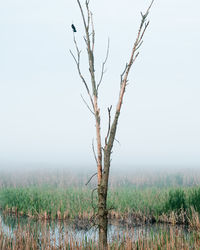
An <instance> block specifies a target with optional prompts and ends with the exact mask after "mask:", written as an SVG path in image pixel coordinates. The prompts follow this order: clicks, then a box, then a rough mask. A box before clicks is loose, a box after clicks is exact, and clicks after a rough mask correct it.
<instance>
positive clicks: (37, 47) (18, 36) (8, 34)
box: [0, 0, 200, 167]
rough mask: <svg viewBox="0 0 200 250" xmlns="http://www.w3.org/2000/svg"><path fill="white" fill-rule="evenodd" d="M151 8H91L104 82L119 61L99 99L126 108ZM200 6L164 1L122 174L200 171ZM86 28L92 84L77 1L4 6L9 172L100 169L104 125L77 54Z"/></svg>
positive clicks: (141, 75)
mask: <svg viewBox="0 0 200 250" xmlns="http://www.w3.org/2000/svg"><path fill="white" fill-rule="evenodd" d="M149 3H150V1H147V0H142V1H141V0H134V1H133V0H124V1H114V0H110V1H106V0H102V1H95V0H91V8H92V11H93V14H94V22H95V27H96V47H95V49H96V50H95V59H96V64H95V65H96V67H95V69H96V73H97V78H98V77H99V76H100V68H101V63H102V61H103V60H104V57H105V54H106V45H107V40H108V37H109V39H110V53H109V59H108V63H107V66H106V68H107V71H106V74H105V77H104V81H103V83H102V86H101V89H100V93H99V98H100V104H101V112H102V115H103V117H102V132H103V137H102V141H104V137H105V134H106V128H107V120H108V117H107V114H106V109H107V107H108V106H110V105H111V104H112V105H113V110H114V108H115V106H116V102H117V97H118V92H119V83H120V74H121V73H122V71H123V69H124V66H125V64H126V62H127V61H128V59H129V56H130V52H131V48H132V46H133V43H134V39H135V37H136V34H137V30H138V26H139V23H140V11H145V8H146V7H147V6H148V5H149ZM199 9H200V2H199V1H197V0H193V1H192V2H191V1H186V0H177V1H173V0H168V1H155V4H154V6H153V8H152V11H151V13H150V15H149V19H150V26H149V28H148V31H147V33H146V35H145V37H144V43H143V45H142V47H141V49H140V56H139V58H138V59H137V61H136V63H135V65H134V67H133V68H132V71H131V74H130V76H129V83H130V84H129V85H128V88H127V91H126V94H125V100H124V103H123V107H122V113H121V116H120V120H119V127H118V131H117V136H116V138H117V140H119V141H120V144H119V143H117V142H116V143H115V146H114V150H113V155H112V164H113V165H116V166H130V167H134V166H150V167H152V166H161V167H166V166H171V167H173V166H179V167H180V166H186V167H190V166H191V167H196V166H197V167H198V166H200V115H199V113H200V112H199V108H200V98H199V96H200V76H199V58H200V50H199V44H200V31H199V27H200V16H199ZM72 22H73V23H74V24H75V26H76V28H77V34H76V37H77V40H78V44H79V47H80V49H82V51H83V52H82V69H83V72H84V75H86V78H87V79H88V72H87V70H88V65H87V60H86V59H87V58H86V54H85V52H84V49H85V44H84V41H83V25H82V22H81V16H80V13H79V9H78V6H77V3H76V1H73V0H65V1H64V0H59V1H53V0H48V1H47V0H43V1H39V0H17V1H15V0H2V1H1V2H0V44H1V46H0V55H1V56H0V167H1V166H3V165H7V164H8V165H9V163H10V164H13V165H15V164H16V165H20V164H24V165H26V164H27V165H28V164H47V165H48V164H51V165H55V166H56V165H63V166H65V167H69V166H72V165H73V166H81V165H83V166H91V165H94V159H93V154H92V148H91V144H92V139H93V138H94V139H95V125H94V120H93V117H92V116H91V114H90V113H89V111H88V110H87V108H86V107H85V105H84V104H83V102H82V100H81V97H80V94H83V96H84V97H85V98H86V99H87V95H86V92H85V89H84V86H83V84H82V82H81V80H80V79H79V77H78V74H77V71H76V67H75V64H74V61H73V59H72V57H71V55H70V53H69V49H72V50H73V51H75V49H74V45H73V36H72V30H71V23H72Z"/></svg>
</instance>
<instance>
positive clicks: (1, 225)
mask: <svg viewBox="0 0 200 250" xmlns="http://www.w3.org/2000/svg"><path fill="white" fill-rule="evenodd" d="M0 229H1V231H2V232H3V233H4V234H5V235H7V236H11V237H14V235H15V233H16V232H19V231H20V232H21V233H22V234H25V233H27V231H29V232H31V233H32V232H33V233H34V235H35V236H36V237H39V239H42V238H44V237H47V238H49V239H50V240H52V241H54V242H57V243H59V242H60V240H62V239H63V237H66V236H68V237H69V238H71V239H75V240H77V241H82V240H86V239H87V241H88V240H95V241H96V240H98V230H97V229H95V228H94V227H93V228H90V229H89V228H87V226H83V224H82V225H79V222H77V221H76V223H74V222H73V221H38V220H34V219H30V218H27V217H20V218H17V217H15V216H8V215H6V216H5V215H3V214H2V213H1V212H0ZM170 231H173V232H177V231H179V232H180V233H181V234H184V235H185V236H186V237H187V234H188V232H187V230H186V229H185V228H184V227H180V226H175V227H172V226H169V225H165V224H153V225H143V226H134V225H132V226H130V225H129V226H126V225H122V224H119V223H117V222H112V223H109V227H108V239H109V241H113V240H116V241H120V240H122V239H123V238H124V237H126V236H128V237H130V238H132V240H133V241H136V240H138V239H139V238H149V237H151V236H152V235H154V236H155V235H159V234H160V233H161V232H162V233H163V232H165V233H169V232H170Z"/></svg>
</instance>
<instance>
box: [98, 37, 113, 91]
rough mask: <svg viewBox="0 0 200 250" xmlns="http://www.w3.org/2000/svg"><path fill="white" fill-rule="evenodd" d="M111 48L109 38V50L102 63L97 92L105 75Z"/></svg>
mask: <svg viewBox="0 0 200 250" xmlns="http://www.w3.org/2000/svg"><path fill="white" fill-rule="evenodd" d="M109 49H110V40H109V39H108V45H107V50H106V58H105V60H104V62H103V63H102V68H101V77H100V80H99V83H98V84H97V92H98V89H99V86H100V84H101V82H102V80H103V76H104V73H105V71H104V68H105V65H106V62H107V60H108V54H109Z"/></svg>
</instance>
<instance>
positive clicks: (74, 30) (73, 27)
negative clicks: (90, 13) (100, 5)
mask: <svg viewBox="0 0 200 250" xmlns="http://www.w3.org/2000/svg"><path fill="white" fill-rule="evenodd" d="M71 27H72V30H73V32H76V27H75V26H74V25H73V24H72V26H71Z"/></svg>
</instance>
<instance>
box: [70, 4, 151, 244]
mask: <svg viewBox="0 0 200 250" xmlns="http://www.w3.org/2000/svg"><path fill="white" fill-rule="evenodd" d="M89 1H90V0H86V1H85V7H86V14H85V13H84V11H83V7H82V5H81V3H80V0H77V3H78V6H79V8H80V12H81V16H82V20H83V24H84V29H85V37H84V40H85V43H86V47H87V54H88V63H89V73H90V79H91V89H90V88H89V85H88V83H87V82H86V80H85V77H84V76H83V75H82V72H81V69H80V54H81V51H80V50H79V48H78V45H77V42H76V38H75V34H74V32H73V38H74V44H75V47H76V53H77V55H76V56H75V55H74V54H73V52H72V51H70V53H71V55H72V56H73V58H74V61H75V63H76V66H77V70H78V73H79V76H80V78H81V79H82V81H83V83H84V85H85V88H86V91H87V94H88V97H89V102H90V104H88V103H87V102H86V101H85V99H83V101H84V103H85V104H86V106H87V108H88V109H89V110H90V111H91V113H92V114H93V116H94V118H95V124H96V141H97V150H96V152H97V155H96V153H95V150H93V151H94V154H95V160H96V164H97V177H98V188H97V192H98V211H97V224H98V228H99V249H107V225H108V208H107V203H106V202H107V193H108V180H109V171H110V159H111V153H112V148H113V144H114V140H115V135H116V130H117V125H118V120H119V116H120V112H121V107H122V102H123V98H124V93H125V90H126V86H127V82H128V75H129V72H130V69H131V67H132V65H133V63H134V62H135V60H136V58H137V57H138V55H139V52H138V49H139V48H140V46H141V45H142V43H143V40H142V39H143V36H144V34H145V32H146V29H147V27H148V25H149V21H146V20H147V16H148V14H149V10H150V8H151V6H152V4H153V2H154V0H153V1H152V2H151V4H150V6H149V8H148V9H147V11H146V12H145V14H142V13H141V16H142V18H141V23H140V26H139V30H138V34H137V37H136V40H135V43H134V45H133V48H132V51H131V56H130V59H129V62H128V63H126V66H125V69H124V71H123V73H122V74H121V82H120V92H119V99H118V102H117V106H116V110H115V114H114V119H113V121H112V122H111V108H112V106H111V107H110V108H108V116H109V122H108V131H107V135H106V137H105V145H104V147H102V141H101V119H100V118H101V116H100V108H99V106H98V90H99V86H100V84H101V82H102V79H103V75H104V67H105V64H106V61H107V58H108V53H109V43H108V47H107V53H106V58H105V60H104V62H103V63H102V70H101V77H100V80H99V82H97V81H96V78H95V69H94V45H95V30H94V25H93V17H92V13H91V11H90V9H89ZM82 98H83V97H82ZM102 155H103V156H104V157H103V159H102ZM102 163H103V164H102ZM102 165H103V168H102Z"/></svg>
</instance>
